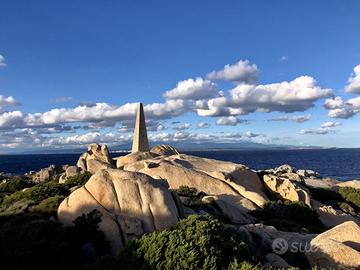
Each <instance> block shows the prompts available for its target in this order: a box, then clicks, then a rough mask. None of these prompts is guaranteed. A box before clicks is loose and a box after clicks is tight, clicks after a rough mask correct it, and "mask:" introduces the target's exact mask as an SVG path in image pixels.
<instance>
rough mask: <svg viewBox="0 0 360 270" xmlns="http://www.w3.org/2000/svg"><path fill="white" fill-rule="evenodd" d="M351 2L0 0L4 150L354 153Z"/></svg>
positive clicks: (357, 75) (355, 25)
mask: <svg viewBox="0 0 360 270" xmlns="http://www.w3.org/2000/svg"><path fill="white" fill-rule="evenodd" d="M359 10H360V1H357V0H354V1H351V0H349V1H340V0H338V1H332V0H327V1H322V0H318V1H310V0H306V1H304V0H302V1H201V0H200V1H111V0H108V1H100V0H92V1H87V0H73V1H56V0H55V1H45V0H44V1H41V0H33V1H21V0H0V14H1V15H0V153H15V152H17V151H20V150H26V149H39V150H41V149H70V148H79V147H84V146H85V145H87V144H89V143H93V142H96V143H106V144H108V145H109V146H110V148H111V147H114V146H117V145H123V144H128V143H129V142H131V139H132V131H133V126H134V117H135V111H136V107H137V103H138V102H143V103H144V109H145V114H146V119H147V126H148V133H149V140H150V141H151V142H152V143H155V142H165V143H168V144H171V143H172V142H180V143H181V142H182V141H187V142H189V141H192V142H196V143H204V144H205V143H206V142H228V143H239V142H242V141H250V142H256V143H263V144H278V145H295V146H300V147H301V146H322V147H360V140H359V132H360V121H359V120H360V28H359V25H360V16H359Z"/></svg>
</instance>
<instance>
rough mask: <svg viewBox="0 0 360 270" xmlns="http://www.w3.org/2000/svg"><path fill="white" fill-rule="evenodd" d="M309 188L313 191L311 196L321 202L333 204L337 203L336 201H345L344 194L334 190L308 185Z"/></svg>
mask: <svg viewBox="0 0 360 270" xmlns="http://www.w3.org/2000/svg"><path fill="white" fill-rule="evenodd" d="M308 188H309V190H310V192H311V197H312V198H313V199H314V200H316V201H319V202H321V203H325V204H330V205H332V204H335V203H336V202H342V201H344V199H343V198H342V196H341V195H340V194H339V193H338V192H336V191H334V190H331V189H326V188H313V187H308Z"/></svg>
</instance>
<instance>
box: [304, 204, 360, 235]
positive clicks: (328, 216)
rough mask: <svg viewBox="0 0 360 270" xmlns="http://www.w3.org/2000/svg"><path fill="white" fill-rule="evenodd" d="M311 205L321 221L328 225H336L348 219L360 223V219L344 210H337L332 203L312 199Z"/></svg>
mask: <svg viewBox="0 0 360 270" xmlns="http://www.w3.org/2000/svg"><path fill="white" fill-rule="evenodd" d="M311 206H312V208H313V209H314V210H315V211H316V213H317V214H318V216H319V219H320V221H321V222H322V223H323V224H324V225H325V226H326V227H329V228H330V227H334V226H336V225H339V224H341V223H343V222H346V221H353V222H355V223H358V224H360V221H359V220H358V219H357V218H355V217H354V216H352V215H349V214H346V213H344V212H343V211H340V210H336V209H334V208H333V207H332V206H330V205H325V204H322V203H320V202H318V201H315V200H311Z"/></svg>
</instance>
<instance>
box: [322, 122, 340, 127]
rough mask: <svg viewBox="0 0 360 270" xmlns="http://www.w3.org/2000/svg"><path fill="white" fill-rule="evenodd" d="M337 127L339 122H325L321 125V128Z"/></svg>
mask: <svg viewBox="0 0 360 270" xmlns="http://www.w3.org/2000/svg"><path fill="white" fill-rule="evenodd" d="M337 126H341V123H339V122H331V121H329V122H325V123H322V124H321V127H322V128H332V127H337Z"/></svg>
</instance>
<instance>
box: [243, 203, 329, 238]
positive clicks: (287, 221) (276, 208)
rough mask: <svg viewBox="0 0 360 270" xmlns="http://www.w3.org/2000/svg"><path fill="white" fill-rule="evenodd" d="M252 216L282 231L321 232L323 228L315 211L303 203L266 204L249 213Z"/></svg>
mask: <svg viewBox="0 0 360 270" xmlns="http://www.w3.org/2000/svg"><path fill="white" fill-rule="evenodd" d="M249 213H250V214H251V215H252V216H254V217H256V218H258V219H260V220H262V221H264V222H265V223H266V224H268V225H272V226H275V227H276V228H277V229H279V230H283V231H300V230H301V229H306V230H308V231H309V232H321V231H323V230H324V229H325V228H324V226H323V224H322V223H321V221H320V220H319V218H318V215H317V213H316V212H315V211H313V210H312V209H310V208H309V207H308V206H307V205H306V204H305V203H303V202H291V201H277V202H268V203H266V204H265V206H264V208H263V209H261V210H254V211H251V212H249Z"/></svg>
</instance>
